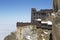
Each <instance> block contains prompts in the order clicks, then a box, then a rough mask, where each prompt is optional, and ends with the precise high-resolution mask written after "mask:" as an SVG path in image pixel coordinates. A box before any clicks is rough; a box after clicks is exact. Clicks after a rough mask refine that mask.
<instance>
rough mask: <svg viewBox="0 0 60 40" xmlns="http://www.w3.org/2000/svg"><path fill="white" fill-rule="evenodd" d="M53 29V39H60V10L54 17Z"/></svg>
mask: <svg viewBox="0 0 60 40" xmlns="http://www.w3.org/2000/svg"><path fill="white" fill-rule="evenodd" d="M52 29H53V30H52V32H53V39H54V40H60V12H57V15H56V17H55V18H54V21H53V27H52Z"/></svg>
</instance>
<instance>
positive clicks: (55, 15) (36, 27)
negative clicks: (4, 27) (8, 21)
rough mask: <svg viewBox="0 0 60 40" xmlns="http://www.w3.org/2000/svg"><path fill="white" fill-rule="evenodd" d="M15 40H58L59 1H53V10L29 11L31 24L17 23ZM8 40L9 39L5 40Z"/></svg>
mask: <svg viewBox="0 0 60 40" xmlns="http://www.w3.org/2000/svg"><path fill="white" fill-rule="evenodd" d="M16 27H17V30H16V33H15V36H16V37H15V38H16V39H17V40H52V38H50V36H52V34H53V40H60V0H53V9H41V10H40V11H37V10H36V9H35V8H32V10H31V22H29V23H27V22H26V23H24V22H17V24H16ZM6 40H9V39H6Z"/></svg>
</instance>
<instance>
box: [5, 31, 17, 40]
mask: <svg viewBox="0 0 60 40" xmlns="http://www.w3.org/2000/svg"><path fill="white" fill-rule="evenodd" d="M4 40H17V39H16V34H15V33H14V32H12V33H11V34H10V35H8V36H6V37H5V38H4Z"/></svg>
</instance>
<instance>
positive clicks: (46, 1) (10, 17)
mask: <svg viewBox="0 0 60 40" xmlns="http://www.w3.org/2000/svg"><path fill="white" fill-rule="evenodd" d="M52 2H53V1H52V0H0V35H1V36H0V40H3V38H4V37H5V36H6V35H8V34H10V32H12V31H15V30H16V22H30V20H31V8H36V9H37V10H40V9H52Z"/></svg>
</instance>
